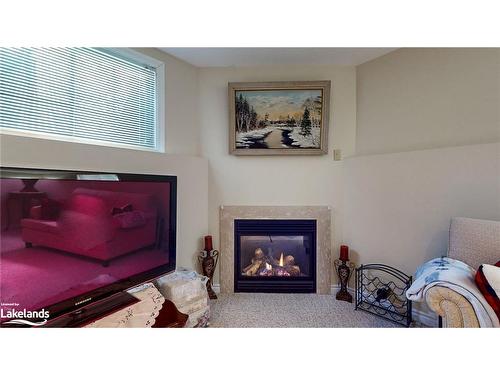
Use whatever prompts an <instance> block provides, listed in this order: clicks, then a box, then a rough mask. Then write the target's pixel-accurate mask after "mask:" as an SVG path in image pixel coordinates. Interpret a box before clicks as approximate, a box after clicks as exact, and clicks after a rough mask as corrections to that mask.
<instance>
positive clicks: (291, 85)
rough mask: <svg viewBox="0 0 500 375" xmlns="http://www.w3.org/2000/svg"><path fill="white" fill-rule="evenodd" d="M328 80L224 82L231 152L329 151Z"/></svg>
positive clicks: (296, 152)
mask: <svg viewBox="0 0 500 375" xmlns="http://www.w3.org/2000/svg"><path fill="white" fill-rule="evenodd" d="M330 87H331V81H289V82H229V84H228V98H229V152H230V153H231V154H233V155H324V154H327V153H328V121H329V114H330Z"/></svg>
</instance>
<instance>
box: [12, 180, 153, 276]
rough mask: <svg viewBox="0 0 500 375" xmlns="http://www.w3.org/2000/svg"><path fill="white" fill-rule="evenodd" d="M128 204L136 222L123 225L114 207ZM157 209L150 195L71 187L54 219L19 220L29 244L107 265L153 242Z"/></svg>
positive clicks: (27, 244) (23, 236)
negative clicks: (137, 217)
mask: <svg viewBox="0 0 500 375" xmlns="http://www.w3.org/2000/svg"><path fill="white" fill-rule="evenodd" d="M126 205H129V206H130V205H131V206H132V209H133V211H134V214H138V215H139V217H140V219H141V220H140V222H139V223H137V222H136V224H135V225H125V226H124V225H123V223H122V222H121V221H120V220H118V217H117V216H114V215H112V211H113V209H114V208H121V207H124V206H126ZM156 226H157V210H156V206H155V204H154V201H153V198H152V196H151V195H147V194H137V193H123V192H113V191H104V190H91V189H83V188H78V189H75V190H74V191H73V192H72V194H71V196H70V198H69V200H68V201H67V202H65V203H64V204H63V206H62V209H61V212H60V214H59V216H58V218H57V220H55V221H50V220H37V219H32V218H30V219H23V220H22V221H21V227H22V238H23V241H24V242H25V243H26V247H31V246H32V245H33V244H34V245H37V246H43V247H48V248H52V249H57V250H61V251H66V252H69V253H73V254H78V255H82V256H85V257H89V258H94V259H97V260H99V261H101V262H102V263H103V265H105V266H107V265H108V262H109V260H111V259H113V258H116V257H118V256H121V255H124V254H127V253H130V252H132V251H135V250H139V249H141V248H144V247H149V246H151V245H154V244H155V242H156Z"/></svg>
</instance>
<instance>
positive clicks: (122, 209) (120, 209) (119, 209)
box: [111, 203, 134, 216]
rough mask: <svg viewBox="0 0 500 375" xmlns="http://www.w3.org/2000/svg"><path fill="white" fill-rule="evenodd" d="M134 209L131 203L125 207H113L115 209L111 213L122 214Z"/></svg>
mask: <svg viewBox="0 0 500 375" xmlns="http://www.w3.org/2000/svg"><path fill="white" fill-rule="evenodd" d="M133 210H134V208H133V207H132V204H131V203H129V204H126V205H125V206H123V207H113V209H112V210H111V215H113V216H115V215H119V214H122V213H124V212H132V211H133Z"/></svg>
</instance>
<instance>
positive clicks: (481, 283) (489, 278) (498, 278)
mask: <svg viewBox="0 0 500 375" xmlns="http://www.w3.org/2000/svg"><path fill="white" fill-rule="evenodd" d="M499 263H500V262H498V263H496V264H499ZM475 279H476V284H477V287H478V288H479V290H480V291H481V293H482V294H483V296H484V298H485V299H486V301H487V302H488V303H489V304H490V306H491V307H492V308H493V310H494V311H495V314H497V317H498V319H500V298H499V296H500V267H499V266H497V265H494V266H493V265H491V264H482V265H481V266H480V267H479V269H478V270H477V273H476V278H475Z"/></svg>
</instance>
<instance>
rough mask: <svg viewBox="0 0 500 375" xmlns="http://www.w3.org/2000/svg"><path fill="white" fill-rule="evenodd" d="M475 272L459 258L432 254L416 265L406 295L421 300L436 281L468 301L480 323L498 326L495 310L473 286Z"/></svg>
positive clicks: (414, 299)
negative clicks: (433, 255)
mask: <svg viewBox="0 0 500 375" xmlns="http://www.w3.org/2000/svg"><path fill="white" fill-rule="evenodd" d="M475 274H476V271H475V270H474V269H473V268H472V267H470V266H469V265H467V264H465V263H463V262H461V261H459V260H456V259H452V258H447V257H441V258H435V259H432V260H430V261H428V262H427V263H424V264H423V265H421V266H420V267H419V268H418V269H417V272H416V273H415V281H414V282H413V284H412V285H411V286H410V288H409V289H408V290H407V292H406V296H407V297H408V299H410V300H412V301H423V300H424V297H425V293H426V292H427V290H428V289H429V288H431V287H433V286H436V285H439V286H442V287H445V288H449V289H452V290H454V291H456V292H457V293H459V294H461V295H463V296H464V297H465V298H466V299H467V300H468V301H469V302H470V303H471V305H472V307H473V308H474V311H475V312H476V315H477V318H478V320H479V325H480V326H481V327H499V326H500V324H499V321H498V318H497V316H496V314H495V312H494V311H493V309H492V308H491V306H490V305H489V304H488V302H486V300H485V299H484V297H483V295H482V294H481V292H480V291H479V289H478V288H477V286H476V283H475V281H474V276H475Z"/></svg>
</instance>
